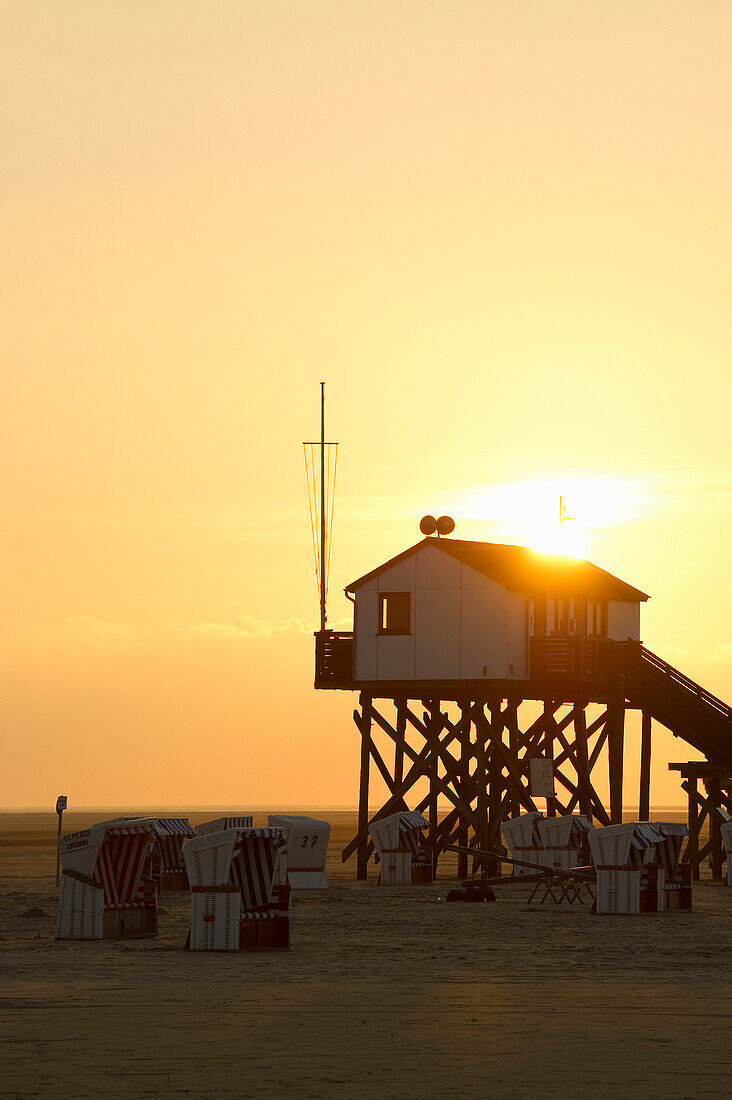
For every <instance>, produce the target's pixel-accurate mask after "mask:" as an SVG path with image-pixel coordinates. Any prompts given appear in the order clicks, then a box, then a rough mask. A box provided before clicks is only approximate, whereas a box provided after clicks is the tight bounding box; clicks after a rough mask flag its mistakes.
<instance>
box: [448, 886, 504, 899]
mask: <svg viewBox="0 0 732 1100" xmlns="http://www.w3.org/2000/svg"><path fill="white" fill-rule="evenodd" d="M495 900H496V895H495V894H494V893H493V891H492V890H491V888H490V887H489V886H466V887H465V889H464V890H449V891H448V894H447V897H446V898H445V901H482V902H485V901H495Z"/></svg>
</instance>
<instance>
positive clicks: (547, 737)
mask: <svg viewBox="0 0 732 1100" xmlns="http://www.w3.org/2000/svg"><path fill="white" fill-rule="evenodd" d="M433 522H434V521H433ZM451 526H452V521H449V526H448V530H450V529H451ZM322 591H323V589H322V587H321V629H320V630H319V631H318V632H317V633H316V636H315V637H316V661H315V686H316V688H319V689H325V690H347V691H357V692H359V693H360V695H359V700H360V709H358V710H356V712H355V713H354V718H355V721H356V725H357V728H358V730H359V733H360V736H361V778H360V789H359V831H358V834H357V836H356V837H354V838H353V840H352V841H351V843H350V844H348V845H347V846H346V848H345V849H344V852H343V858H344V860H345V859H346V858H348V857H349V856H350V855H352V854H354V853H355V852H357V853H358V876H359V877H361V878H363V877H365V875H366V867H367V862H368V859H369V858H370V855H371V853H372V851H373V845H372V842H371V840H370V837H369V833H368V826H369V818H370V816H371V815H370V813H369V776H370V769H371V766H372V765H374V766H375V767H376V769H377V770H378V772H379V773H380V775H381V777H382V779H383V780H384V782H385V784H386V786H387V788H388V791H389V797H388V798H387V801H386V802H385V803H384V805H383V806H382V808H381V809H380V810H379V812H378V813H377V815H376V819H378V818H379V817H383V816H387V815H389V814H393V813H395V812H397V811H400V810H403V809H404V808H406V807H407V805H410V808H412V809H414V810H415V811H417V812H422V811H423V810H426V811H427V815H428V817H429V821H430V829H429V837H428V845H429V846H430V849H431V854H432V859H433V864H434V865H436V862H437V857H438V855H439V853H440V852H441V851H442V850H444V848H445V846H446V845H448V844H450V843H454V842H455V841H456V840H457V842H458V843H459V844H466V843H468V842H469V841H470V842H471V843H473V842H474V843H476V844H477V846H478V847H480V848H482V849H494V850H495V849H496V848H498V847H499V846H500V844H501V824H502V822H503V821H504V820H506V818H510V817H514V816H516V815H517V814H520V813H521V812H523V811H528V812H532V811H535V810H536V809H537V807H536V804H535V802H534V797H537V796H539V797H544V796H546V797H547V801H546V813H547V816H549V817H552V816H555V815H557V814H560V815H562V814H564V815H566V814H571V813H573V812H574V811H575V810H577V809H578V810H579V812H580V813H581V814H583V815H585V817H586V818H588V819H589V820H595V821H597V822H598V823H599V824H600V825H609V824H610V823H611V822H619V821H621V820H622V798H623V755H624V721H625V711H626V709H628V708H636V709H639V710H641V711H642V712H643V725H642V739H641V769H640V790H639V804H640V813H639V816H640V818H641V819H645V820H647V819H648V816H649V798H650V794H649V791H650V764H651V724H652V720H656V721H657V722H660V723H662V724H663V725H665V726H667V727H668V728H669V729H670V730H671V731H672V732H673V733H674V734H676V735H677V736H679V737H681V738H683V739H684V740H686V741H687V742H688V743H689V744H690V745H692V746H693V747H694V748H695V749H696V750H698V751H700V752H702V753H703V754H704V756H705V757H706V759H707V760H708V761H714V762H715V765H716V766H717V767H719V768H722V769H725V768H726V769H730V768H732V708H730V707H729V706H727V704H725V703H723V702H722V701H721V700H719V699H716V698H715V697H714V696H713V695H711V694H710V693H709V692H706V691H705V690H704V689H703V688H701V687H700V686H699V685H698V684H695V683H694V682H693V681H691V680H689V679H688V678H687V677H686V676H684V675H683V674H682V673H681V672H679V671H678V670H677V669H675V668H673V667H672V666H671V665H669V664H668V663H667V662H665V661H663V660H661V658H659V657H657V656H656V655H655V654H653V653H651V652H650V651H649V650H648V649H646V647H645V646H643V644H642V643H641V640H640V639H641V629H640V611H641V605H642V604H643V603H645V601H646V600H647V599H648V596H647V595H646V593H645V592H643V591H641V590H640V589H638V588H635V587H634V586H633V585H631V584H628V583H627V582H626V581H623V580H621V579H619V578H618V577H615V576H613V575H612V574H611V573H609V572H607V571H606V570H604V569H601V568H599V567H598V566H596V565H592V564H591V563H590V562H587V561H580V560H576V559H573V558H566V557H557V556H551V555H545V554H540V553H537V552H535V551H533V550H531V549H529V548H528V547H525V546H509V545H499V544H494V543H483V542H468V541H464V540H460V539H452V538H444V537H437V538H434V537H427V538H424V539H423V540H422V541H421V542H418V543H417V544H416V545H414V546H411V547H409V549H407V550H404V551H403V552H402V553H400V554H397V555H396V556H395V557H393V558H390V559H389V560H388V561H386V562H384V563H383V564H382V565H379V566H377V567H376V568H375V569H372V570H370V571H369V572H367V573H365V574H364V575H363V576H361V577H359V578H358V579H357V580H355V581H352V582H351V583H350V584H348V585H347V586H346V589H345V591H346V594H347V595H348V597H349V599H351V601H352V603H353V605H354V620H353V629H352V630H351V631H333V630H327V629H325V610H324V602H323V598H322ZM383 701H385V703H386V705H383ZM531 701H534V702H536V701H538V702H540V703H542V704H543V713H542V714H540V716H539V717H538V718H535V717H534V718H533V719H532V720H531V722H530V723H527V722H525V721H523V720H522V718H521V717H520V716H519V711H520V708H521V707H522V704H523V703H525V702H531ZM590 704H594V705H595V706H596V707H597V708H598V709H599V714H598V713H597V710H596V711H595V712H594V714H593V713H592V712H591V713H590V715H589V717H588V714H587V709H586V708H587V707H588V706H589V705H590ZM389 705H392V706H393V711H390V710H389ZM420 705H421V707H422V710H420V709H419V708H420ZM566 707H569V710H565V709H564V708H566ZM534 710H536V708H534ZM384 739H385V742H386V745H387V746H388V747H391V748H392V749H393V764H392V763H391V762H388V760H387V755H388V754H387V753H386V748H385V747H383V744H384ZM380 743H381V745H382V747H380ZM605 748H607V760H608V765H607V766H608V768H609V780H610V782H609V786H610V805H609V812H608V809H606V808H605V806H604V804H603V801H602V799H601V798H600V797H599V795H598V793H597V791H596V789H595V787H594V785H593V778H592V772H593V768H595V767H596V766H597V763H598V760H599V759H600V758H601V756H600V754H601V752H602V750H603V749H605ZM537 757H541V758H543V759H544V761H547V760H549V761H551V762H552V764H553V774H554V778H555V781H556V782H557V783H558V784H559V786H560V788H562V789H561V790H560V791H559V792H555V791H554V790H553V789H552V791H551V792H547V791H540V790H537V789H535V788H534V787H532V783H531V780H530V775H531V767H530V762H531V760H532V759H535V758H537ZM725 774H729V771H727V772H726V773H725ZM423 779H426V780H428V783H429V793H428V794H427V795H425V796H423V797H422V798H421V800H420V801H417V803H416V804H415V801H416V800H415V796H414V790H413V789H414V786H415V784H416V783H417V782H418V781H419V780H423ZM722 787H723V789H722ZM722 787H720V791H721V794H719V797H718V798H717V796H715V799H716V802H717V803H719V804H721V805H725V806H728V805H729V797H730V795H729V790H728V786H727V785H724V784H723V785H722ZM438 796H439V797H440V798H441V799H443V800H447V802H448V803H449V804H450V805H451V807H452V808H451V809H450V811H449V812H448V814H447V815H445V816H444V817H443V818H442V819H438V814H437V798H438ZM690 831H691V832H692V836H691V837H690V849H689V850H690V851H691V852H692V855H693V854H694V853H697V854H698V852H699V847H698V843H697V841H696V840H695V832H698V830H696V829H695V828H692V825H691V824H690ZM717 847H719V848H720V852H721V842H720V844H718V845H717ZM719 859H720V860H721V856H719ZM466 869H467V860H466V859H465V858H463V857H461V861H460V864H459V873H460V874H464V873H465V872H466ZM484 869H486V870H488V871H489V873H495V872H496V871H497V869H498V867H497V864H493V865H492V866H491V865H487V864H486V865H485V867H484ZM697 873H698V871H697Z"/></svg>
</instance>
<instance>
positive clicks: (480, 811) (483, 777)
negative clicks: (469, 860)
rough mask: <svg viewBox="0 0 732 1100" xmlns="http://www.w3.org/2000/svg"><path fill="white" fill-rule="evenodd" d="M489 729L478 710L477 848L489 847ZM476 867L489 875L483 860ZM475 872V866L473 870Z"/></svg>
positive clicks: (476, 756)
mask: <svg viewBox="0 0 732 1100" xmlns="http://www.w3.org/2000/svg"><path fill="white" fill-rule="evenodd" d="M489 737H490V727H489V725H488V721H487V719H486V716H485V710H484V708H483V707H481V708H480V713H479V716H478V718H477V720H476V723H475V764H476V767H475V780H476V787H477V795H476V799H477V813H476V827H475V842H476V844H477V846H478V847H479V848H483V849H485V848H487V847H488V846H489V843H490V840H489V833H488V739H489ZM477 862H478V866H479V867H480V869H481V871H482V873H483V874H486V875H490V874H491V867H490V866H489V865H488V864H487V862H486V861H485V860H483V859H479V860H478V861H477ZM473 869H474V870H475V866H474V868H473Z"/></svg>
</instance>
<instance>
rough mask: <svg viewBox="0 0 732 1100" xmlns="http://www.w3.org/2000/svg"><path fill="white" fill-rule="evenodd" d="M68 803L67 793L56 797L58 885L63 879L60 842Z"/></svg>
mask: <svg viewBox="0 0 732 1100" xmlns="http://www.w3.org/2000/svg"><path fill="white" fill-rule="evenodd" d="M67 804H68V799H67V797H66V795H65V794H60V795H59V796H58V798H57V799H56V813H57V814H58V833H57V836H56V885H57V886H58V884H59V882H60V879H61V851H60V848H59V844H60V841H61V818H62V817H63V816H64V810H65V809H66V806H67Z"/></svg>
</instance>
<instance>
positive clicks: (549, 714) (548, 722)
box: [542, 699, 557, 817]
mask: <svg viewBox="0 0 732 1100" xmlns="http://www.w3.org/2000/svg"><path fill="white" fill-rule="evenodd" d="M554 711H555V706H554V703H553V702H550V701H549V700H548V699H547V700H545V702H544V734H543V737H542V749H543V752H542V755H543V756H545V757H546V758H547V760H552V761H553V760H554V726H555V723H554ZM546 816H547V817H556V816H557V800H556V798H547V800H546Z"/></svg>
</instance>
